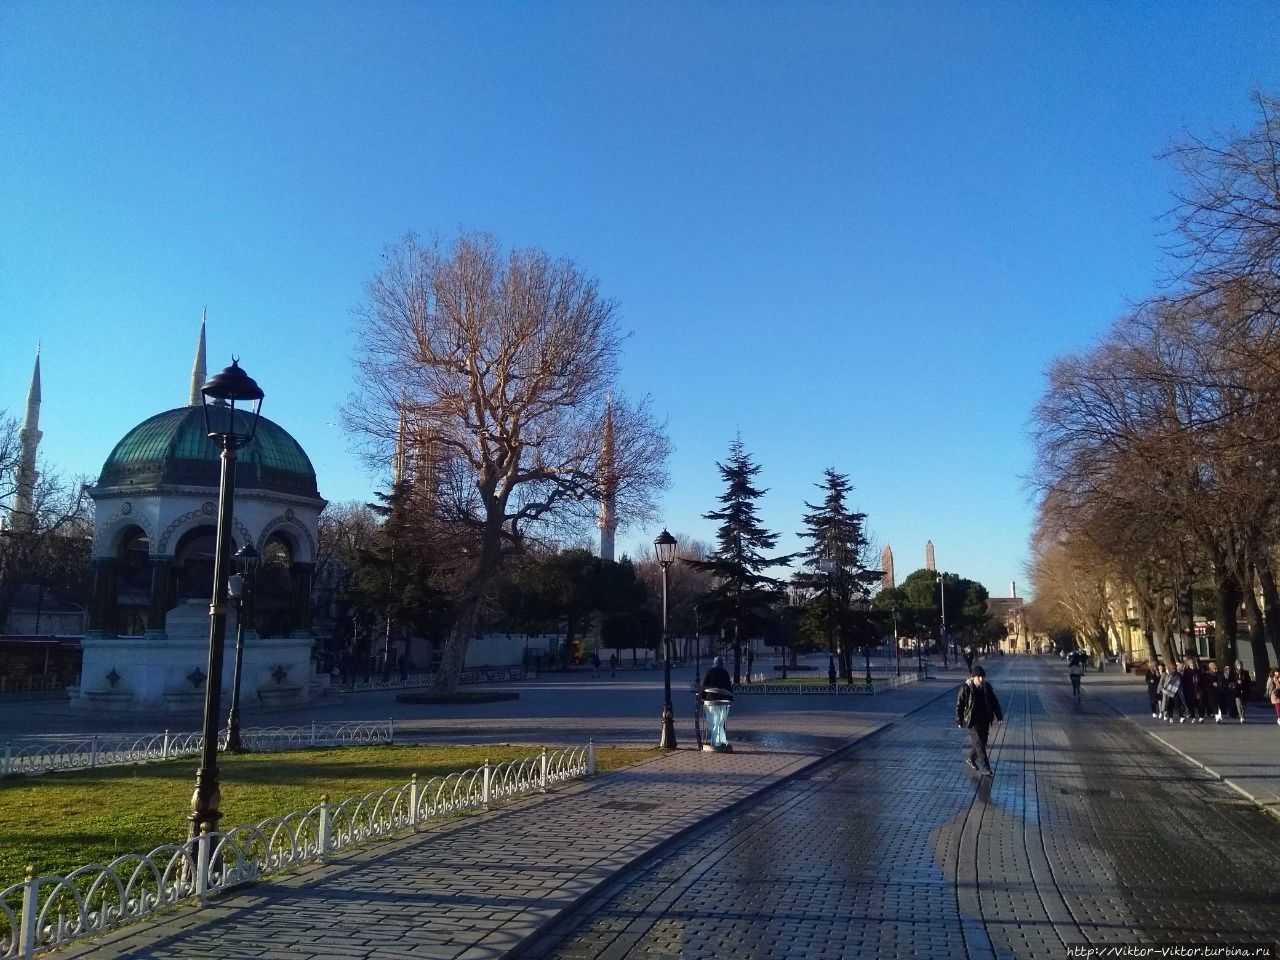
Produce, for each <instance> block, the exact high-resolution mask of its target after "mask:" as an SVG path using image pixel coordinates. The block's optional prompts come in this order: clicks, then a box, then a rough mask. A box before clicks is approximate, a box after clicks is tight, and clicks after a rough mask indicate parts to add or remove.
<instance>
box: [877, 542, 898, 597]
mask: <svg viewBox="0 0 1280 960" xmlns="http://www.w3.org/2000/svg"><path fill="white" fill-rule="evenodd" d="M880 569H881V570H882V571H884V579H883V580H882V581H881V582H880V586H881V587H883V588H884V589H885V590H892V589H893V588H894V587H896V586H897V585H898V584H897V581H896V580H895V579H894V576H893V551H892V550H891V549H889V545H888V544H887V543H886V544H885V545H884V549H883V550H882V551H880Z"/></svg>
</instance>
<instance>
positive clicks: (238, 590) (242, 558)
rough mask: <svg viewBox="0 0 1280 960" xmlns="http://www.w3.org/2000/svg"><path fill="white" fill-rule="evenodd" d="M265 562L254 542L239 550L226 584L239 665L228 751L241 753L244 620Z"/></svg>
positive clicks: (233, 680) (233, 683)
mask: <svg viewBox="0 0 1280 960" xmlns="http://www.w3.org/2000/svg"><path fill="white" fill-rule="evenodd" d="M261 559H262V557H260V556H259V555H258V551H257V550H255V549H254V548H253V544H252V543H246V544H245V545H244V546H243V547H241V548H240V549H239V550H237V551H236V574H235V576H233V577H231V579H230V582H229V583H228V584H227V592H228V593H230V594H231V596H232V598H233V599H234V600H235V601H236V665H235V669H234V670H232V671H231V712H230V713H229V714H228V715H227V750H228V751H229V752H230V753H239V752H240V751H242V750H243V749H244V746H243V745H242V744H241V743H240V665H241V662H242V661H243V659H244V628H245V620H246V619H247V618H248V617H251V616H252V615H253V587H254V578H255V577H256V576H257V573H258V562H259V561H260V560H261Z"/></svg>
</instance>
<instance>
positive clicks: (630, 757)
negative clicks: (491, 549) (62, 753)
mask: <svg viewBox="0 0 1280 960" xmlns="http://www.w3.org/2000/svg"><path fill="white" fill-rule="evenodd" d="M538 750H539V748H538V747H531V746H528V745H526V746H505V745H490V746H472V747H434V746H432V747H423V746H403V747H391V746H372V747H345V748H335V749H325V750H290V751H284V752H280V753H245V754H240V755H238V756H237V755H232V754H223V755H221V756H220V757H219V760H218V766H219V772H220V775H221V776H220V784H221V790H222V825H223V826H224V827H228V826H232V825H236V824H253V823H258V822H260V821H262V820H265V819H267V818H268V817H278V816H282V815H283V814H286V813H290V812H292V811H295V810H309V809H310V808H311V807H314V806H315V805H316V804H317V803H319V802H320V796H321V794H326V793H327V794H328V795H329V798H330V800H331V801H332V802H334V803H337V802H339V801H341V800H345V799H347V798H349V797H356V796H363V795H364V794H366V793H369V792H370V791H373V790H384V789H386V788H387V787H391V786H395V785H398V784H401V783H404V782H407V781H408V780H409V778H410V777H411V776H412V775H413V774H415V773H416V774H418V779H419V780H420V781H425V780H429V779H430V778H432V777H438V776H444V775H445V774H448V773H455V772H458V771H461V770H466V769H468V768H472V767H479V766H481V765H483V764H484V761H485V760H486V759H488V760H490V761H492V762H494V763H498V762H500V761H503V760H512V759H518V758H523V757H530V756H534V755H536V754H537V753H538ZM655 753H657V751H656V749H655V750H634V749H631V750H628V749H620V748H607V749H606V748H597V749H596V769H597V770H598V771H600V772H606V771H608V770H615V769H618V768H619V767H624V766H628V765H630V764H633V763H638V762H640V761H642V760H646V759H648V758H650V757H652V756H654V755H655ZM197 765H198V764H197V762H196V761H195V759H194V758H190V757H187V758H184V759H180V760H170V761H167V762H165V763H150V764H141V765H135V766H128V767H104V768H102V769H99V770H83V771H77V772H74V773H51V774H45V775H43V776H40V777H8V778H5V779H0V889H4V888H5V887H8V886H9V885H10V884H13V883H17V882H19V881H20V880H22V878H23V876H24V875H25V872H26V867H27V864H35V867H36V871H37V872H38V873H41V874H63V873H68V872H70V871H71V870H74V869H75V868H76V867H80V866H84V865H86V864H90V863H108V862H110V861H111V860H113V859H114V858H115V857H117V856H119V855H120V854H123V853H146V852H147V851H149V850H152V849H154V848H156V847H158V846H161V845H162V844H166V843H178V842H181V841H182V840H184V839H185V838H186V835H187V829H188V823H187V820H186V815H187V814H188V813H189V812H190V810H191V793H192V791H193V789H194V787H195V770H196V766H197Z"/></svg>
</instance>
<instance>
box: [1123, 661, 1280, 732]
mask: <svg viewBox="0 0 1280 960" xmlns="http://www.w3.org/2000/svg"><path fill="white" fill-rule="evenodd" d="M1272 672H1273V674H1274V673H1276V672H1277V671H1272ZM1145 679H1146V682H1147V698H1148V699H1149V700H1150V701H1151V716H1153V717H1155V718H1156V719H1158V720H1164V721H1167V722H1168V723H1173V722H1174V720H1175V719H1176V720H1177V721H1178V722H1179V723H1204V722H1205V720H1208V719H1210V718H1212V719H1213V722H1214V723H1222V722H1223V721H1224V720H1225V721H1231V720H1236V721H1238V722H1240V723H1244V718H1245V711H1246V710H1247V709H1248V704H1249V694H1250V693H1251V692H1252V687H1253V678H1252V677H1250V676H1249V671H1248V670H1246V669H1245V668H1244V666H1243V664H1241V663H1240V661H1239V660H1237V661H1236V662H1235V664H1234V666H1233V665H1231V664H1228V665H1227V666H1225V667H1223V668H1222V669H1221V670H1219V669H1218V664H1217V662H1216V661H1214V660H1210V661H1209V662H1208V663H1203V662H1201V660H1200V658H1199V657H1196V656H1190V657H1187V658H1186V659H1185V660H1183V661H1182V663H1181V664H1174V665H1168V664H1165V663H1160V662H1157V663H1153V664H1148V665H1147V671H1146V675H1145ZM1268 685H1270V680H1268ZM1276 716H1277V718H1280V707H1278V708H1277V713H1276Z"/></svg>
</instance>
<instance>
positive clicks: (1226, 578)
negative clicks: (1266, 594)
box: [1209, 561, 1240, 663]
mask: <svg viewBox="0 0 1280 960" xmlns="http://www.w3.org/2000/svg"><path fill="white" fill-rule="evenodd" d="M1214 576H1215V579H1216V580H1217V581H1218V611H1217V622H1216V623H1215V624H1214V630H1213V649H1212V650H1210V651H1209V653H1210V656H1212V657H1213V658H1214V659H1216V660H1217V661H1218V663H1234V662H1235V659H1236V634H1237V630H1236V610H1237V609H1239V607H1240V584H1239V582H1237V580H1236V578H1235V575H1234V574H1232V573H1231V572H1230V571H1229V570H1227V569H1226V568H1225V567H1223V566H1220V565H1219V564H1218V563H1217V561H1215V562H1214Z"/></svg>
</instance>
